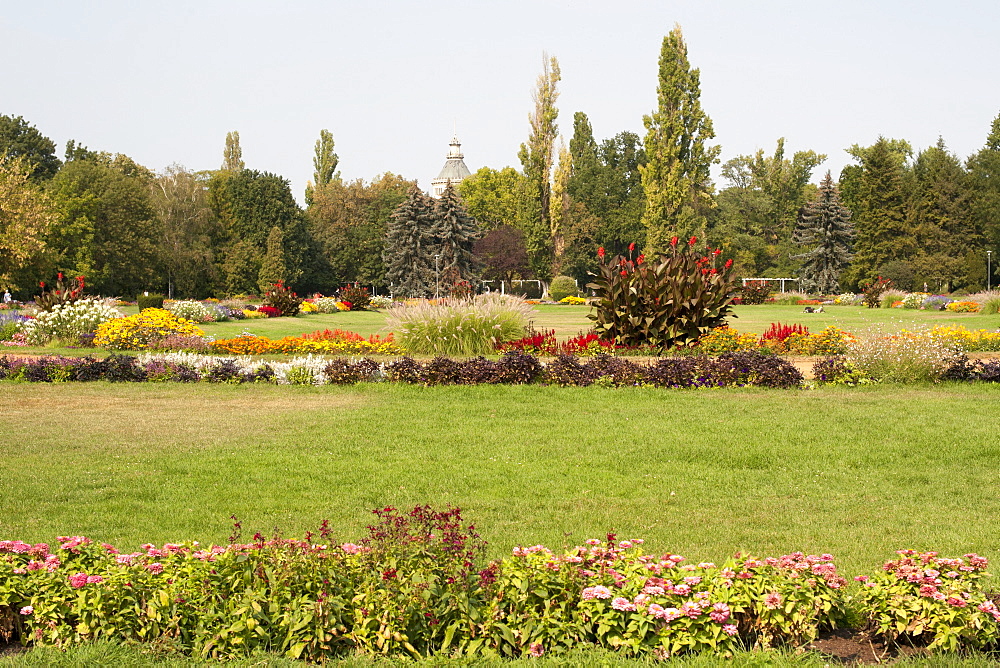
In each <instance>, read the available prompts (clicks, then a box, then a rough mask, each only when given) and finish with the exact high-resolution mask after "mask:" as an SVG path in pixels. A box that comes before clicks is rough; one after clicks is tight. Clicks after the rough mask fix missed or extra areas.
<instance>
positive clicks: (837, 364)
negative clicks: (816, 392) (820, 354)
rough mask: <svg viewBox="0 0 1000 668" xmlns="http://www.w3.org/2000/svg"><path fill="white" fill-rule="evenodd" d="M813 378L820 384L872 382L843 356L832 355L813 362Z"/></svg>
mask: <svg viewBox="0 0 1000 668" xmlns="http://www.w3.org/2000/svg"><path fill="white" fill-rule="evenodd" d="M812 372H813V379H814V380H815V381H816V382H817V383H818V384H820V385H823V384H827V383H829V384H832V385H851V386H854V385H865V384H867V383H870V382H871V379H870V378H868V376H866V375H865V374H864V373H863V372H862V371H860V370H858V369H857V368H855V366H854V364H852V363H851V362H849V361H847V360H846V359H844V358H843V357H830V358H827V359H824V360H820V361H818V362H816V363H815V364H813V368H812Z"/></svg>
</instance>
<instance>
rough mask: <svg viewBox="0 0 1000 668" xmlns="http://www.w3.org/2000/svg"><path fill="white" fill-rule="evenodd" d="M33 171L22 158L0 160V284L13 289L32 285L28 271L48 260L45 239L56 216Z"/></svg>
mask: <svg viewBox="0 0 1000 668" xmlns="http://www.w3.org/2000/svg"><path fill="white" fill-rule="evenodd" d="M33 172H34V169H33V167H32V165H31V163H30V162H29V161H28V160H26V159H25V158H21V157H19V158H8V159H7V160H3V161H0V285H2V286H3V287H4V288H10V289H12V290H14V291H15V292H19V291H20V290H22V289H25V288H28V287H29V286H30V285H34V282H35V279H36V276H35V275H34V273H33V272H32V271H31V270H32V269H33V268H34V269H35V270H36V271H37V270H39V269H42V268H43V267H44V265H46V264H48V263H49V262H50V261H51V257H50V255H51V254H50V253H49V248H48V245H47V244H46V241H45V240H46V238H47V237H48V235H49V234H50V232H51V230H52V228H53V226H54V225H55V224H56V221H57V219H58V214H57V212H56V209H55V207H54V206H53V204H52V202H51V200H50V199H49V197H48V195H46V193H45V192H43V191H42V190H41V189H40V188H39V186H38V185H36V184H35V183H33V182H32V180H31V175H32V173H33ZM23 296H27V295H23Z"/></svg>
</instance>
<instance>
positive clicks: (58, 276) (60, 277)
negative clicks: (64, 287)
mask: <svg viewBox="0 0 1000 668" xmlns="http://www.w3.org/2000/svg"><path fill="white" fill-rule="evenodd" d="M56 277H57V278H58V279H59V280H60V281H61V280H62V279H63V275H62V272H61V271H60V272H59V273H58V274H56Z"/></svg>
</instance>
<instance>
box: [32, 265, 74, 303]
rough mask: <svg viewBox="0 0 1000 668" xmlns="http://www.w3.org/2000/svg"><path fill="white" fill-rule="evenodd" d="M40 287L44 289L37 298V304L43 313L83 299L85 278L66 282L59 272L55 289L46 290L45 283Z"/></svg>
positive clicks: (40, 284) (41, 283)
mask: <svg viewBox="0 0 1000 668" xmlns="http://www.w3.org/2000/svg"><path fill="white" fill-rule="evenodd" d="M38 285H39V286H40V287H41V288H42V294H40V295H38V296H37V297H35V304H36V305H37V306H38V308H40V309H41V310H43V311H51V310H52V309H53V308H55V307H56V306H61V305H62V304H72V303H73V302H75V301H77V300H79V299H82V298H83V290H84V287H85V282H84V278H83V276H77V277H76V279H75V280H72V281H65V280H64V278H63V274H62V272H59V274H58V275H57V277H56V284H55V286H54V287H52V288H50V289H49V290H46V289H45V282H44V281H42V282H40V283H39V284H38Z"/></svg>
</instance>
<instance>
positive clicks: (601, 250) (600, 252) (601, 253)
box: [597, 246, 604, 257]
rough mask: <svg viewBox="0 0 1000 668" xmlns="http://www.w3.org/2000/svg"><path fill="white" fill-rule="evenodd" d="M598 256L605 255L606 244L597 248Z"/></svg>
mask: <svg viewBox="0 0 1000 668" xmlns="http://www.w3.org/2000/svg"><path fill="white" fill-rule="evenodd" d="M597 257H604V246H601V247H600V248H598V249H597Z"/></svg>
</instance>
